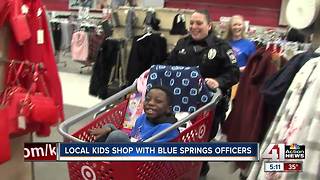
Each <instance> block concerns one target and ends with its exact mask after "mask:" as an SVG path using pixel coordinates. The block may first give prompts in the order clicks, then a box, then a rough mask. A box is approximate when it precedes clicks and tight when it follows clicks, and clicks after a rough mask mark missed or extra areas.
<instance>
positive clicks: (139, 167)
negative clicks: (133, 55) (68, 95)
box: [58, 82, 221, 180]
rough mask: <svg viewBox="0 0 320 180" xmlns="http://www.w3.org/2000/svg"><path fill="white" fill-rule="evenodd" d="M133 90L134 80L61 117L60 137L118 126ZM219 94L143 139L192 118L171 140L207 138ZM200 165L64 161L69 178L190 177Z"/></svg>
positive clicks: (85, 137) (81, 136) (82, 137)
mask: <svg viewBox="0 0 320 180" xmlns="http://www.w3.org/2000/svg"><path fill="white" fill-rule="evenodd" d="M135 91H136V82H135V83H133V84H132V85H131V86H130V87H127V88H126V89H124V90H122V91H120V92H119V93H117V94H115V95H113V96H111V97H109V98H108V99H106V100H104V101H103V102H101V103H99V104H97V105H96V106H94V107H92V108H90V109H88V110H86V111H84V112H81V113H79V114H77V115H75V116H73V117H71V118H69V119H67V120H65V121H64V122H62V123H61V124H60V125H59V128H58V131H59V133H60V134H61V135H62V136H63V137H64V140H65V141H75V142H93V141H94V138H93V136H91V135H90V134H89V133H88V130H89V129H93V128H99V127H102V126H103V125H105V124H107V123H113V124H114V125H115V126H116V127H117V128H119V129H121V128H122V124H123V121H124V119H125V112H126V109H127V106H128V102H129V100H128V99H129V98H127V97H129V96H128V94H130V93H132V92H135ZM220 98H221V91H220V90H217V92H216V93H215V94H214V96H213V98H212V100H211V101H210V102H209V103H207V104H205V105H204V106H202V107H201V108H199V109H198V110H197V111H195V112H193V113H191V114H190V115H189V116H187V117H185V118H183V119H182V120H179V121H178V122H176V123H175V124H173V125H172V126H171V127H169V128H167V129H165V130H163V131H162V132H160V133H159V134H157V135H155V136H153V137H151V138H149V139H147V140H146V141H145V142H152V141H154V140H156V139H158V138H159V137H161V136H162V135H164V134H165V133H167V132H169V131H171V130H172V129H176V128H178V127H181V126H182V125H184V124H185V123H186V122H188V121H189V120H191V121H192V122H193V123H192V125H191V126H190V127H188V128H186V129H185V130H183V131H182V132H181V133H180V135H179V136H178V137H177V138H176V139H175V140H173V141H174V142H185V143H188V142H207V141H208V137H209V133H210V132H209V131H210V128H209V127H211V124H212V120H213V117H214V110H215V106H216V105H217V102H218V101H219V100H220ZM115 102H118V103H116V105H115V106H113V107H112V108H111V109H108V110H106V111H104V112H103V113H101V114H99V115H98V116H96V117H95V118H94V119H93V120H92V121H90V122H89V123H88V124H87V125H86V126H84V127H82V128H81V129H80V130H78V131H76V132H75V133H72V135H71V133H70V132H69V131H70V128H71V126H75V125H76V124H77V123H80V122H81V121H83V120H84V119H86V118H88V117H89V116H90V115H91V114H95V113H97V112H99V110H100V109H101V108H104V107H108V106H109V105H110V104H115ZM124 160H125V159H124ZM201 165H202V162H92V161H90V162H68V168H69V176H70V179H71V180H78V179H85V180H98V179H115V180H118V179H119V180H123V179H124V180H127V179H130V180H132V179H137V180H138V179H139V180H155V179H156V180H175V179H191V180H192V179H198V178H199V174H200V170H201Z"/></svg>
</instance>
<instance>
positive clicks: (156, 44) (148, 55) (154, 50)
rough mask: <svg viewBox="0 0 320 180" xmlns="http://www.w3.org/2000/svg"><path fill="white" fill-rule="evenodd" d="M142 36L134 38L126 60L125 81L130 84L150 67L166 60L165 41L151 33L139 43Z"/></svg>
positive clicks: (159, 35) (156, 34) (158, 35)
mask: <svg viewBox="0 0 320 180" xmlns="http://www.w3.org/2000/svg"><path fill="white" fill-rule="evenodd" d="M141 37H142V36H136V37H134V38H133V40H132V46H131V51H130V55H129V60H128V67H130V68H128V70H127V76H126V77H127V80H128V83H129V84H132V83H133V82H134V81H135V79H136V78H138V77H139V76H140V74H142V73H143V72H144V71H145V70H147V69H149V68H150V66H151V65H154V64H162V63H163V62H164V60H165V59H166V54H167V40H166V39H165V38H164V37H162V36H161V34H158V33H152V34H151V35H149V36H146V37H145V38H143V39H142V40H140V41H137V40H138V39H139V38H141Z"/></svg>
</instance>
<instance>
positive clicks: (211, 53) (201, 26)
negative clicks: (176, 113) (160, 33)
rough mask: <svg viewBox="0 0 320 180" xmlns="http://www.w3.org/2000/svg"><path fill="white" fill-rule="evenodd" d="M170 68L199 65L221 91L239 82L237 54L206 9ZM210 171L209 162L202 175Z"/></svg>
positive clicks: (219, 115) (221, 109)
mask: <svg viewBox="0 0 320 180" xmlns="http://www.w3.org/2000/svg"><path fill="white" fill-rule="evenodd" d="M166 63H167V64H168V65H179V66H199V68H200V72H201V75H202V77H204V78H205V81H206V83H207V85H208V87H209V88H211V89H215V88H220V89H221V90H222V92H223V93H224V94H225V95H226V94H227V91H228V90H229V89H230V88H231V87H232V85H234V84H236V83H237V82H238V81H239V74H240V72H239V68H238V66H237V62H236V58H235V55H234V54H233V51H232V49H231V47H230V46H229V45H228V43H227V42H226V41H224V40H222V39H219V38H217V37H216V36H215V35H214V34H213V33H212V25H211V23H210V16H209V13H208V11H206V10H197V11H195V12H194V13H193V14H192V15H191V19H190V26H189V35H188V36H187V37H184V38H182V39H180V40H179V41H178V42H177V45H176V46H175V48H174V49H173V50H172V52H171V53H170V54H169V56H168V59H167V61H166ZM227 109H228V100H225V101H222V102H221V103H219V104H218V106H217V107H216V112H215V119H214V123H213V127H212V129H211V138H213V137H214V136H215V135H216V132H217V130H218V127H219V122H223V120H224V119H225V113H226V111H227ZM208 171H209V166H208V163H207V162H206V163H204V164H203V167H202V170H201V175H206V174H207V172H208Z"/></svg>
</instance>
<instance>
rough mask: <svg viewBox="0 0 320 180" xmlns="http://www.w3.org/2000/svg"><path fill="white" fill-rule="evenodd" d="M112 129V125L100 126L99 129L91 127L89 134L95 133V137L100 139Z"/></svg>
mask: <svg viewBox="0 0 320 180" xmlns="http://www.w3.org/2000/svg"><path fill="white" fill-rule="evenodd" d="M111 131H112V129H111V128H110V127H107V128H98V129H89V134H90V135H93V136H94V137H95V139H99V138H101V137H102V136H105V135H108V134H109V133H110V132H111Z"/></svg>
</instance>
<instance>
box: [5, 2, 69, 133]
mask: <svg viewBox="0 0 320 180" xmlns="http://www.w3.org/2000/svg"><path fill="white" fill-rule="evenodd" d="M17 1H20V2H21V4H23V5H24V6H25V7H26V8H27V9H28V11H27V13H26V18H27V23H28V26H29V28H30V32H31V38H30V39H28V40H26V41H25V42H24V44H23V45H19V44H18V43H17V42H16V41H15V39H12V40H11V42H10V44H9V53H8V59H16V60H28V61H31V62H42V63H43V66H44V68H46V69H47V71H46V74H45V75H44V79H45V81H46V83H47V86H48V90H49V94H50V96H51V97H52V98H53V99H54V101H55V103H56V105H57V106H58V108H59V110H60V114H59V117H61V119H64V113H63V101H62V89H61V83H60V79H59V76H58V69H57V66H56V63H55V58H54V54H53V49H52V46H51V43H50V42H51V41H50V35H49V33H50V32H49V30H48V24H47V20H46V12H45V8H44V7H43V5H42V3H41V2H40V0H32V1H30V0H17ZM17 1H14V2H17ZM17 31H24V29H18V30H17ZM41 130H42V131H41V132H39V135H43V136H46V135H49V134H50V127H49V126H43V127H42V128H41Z"/></svg>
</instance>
